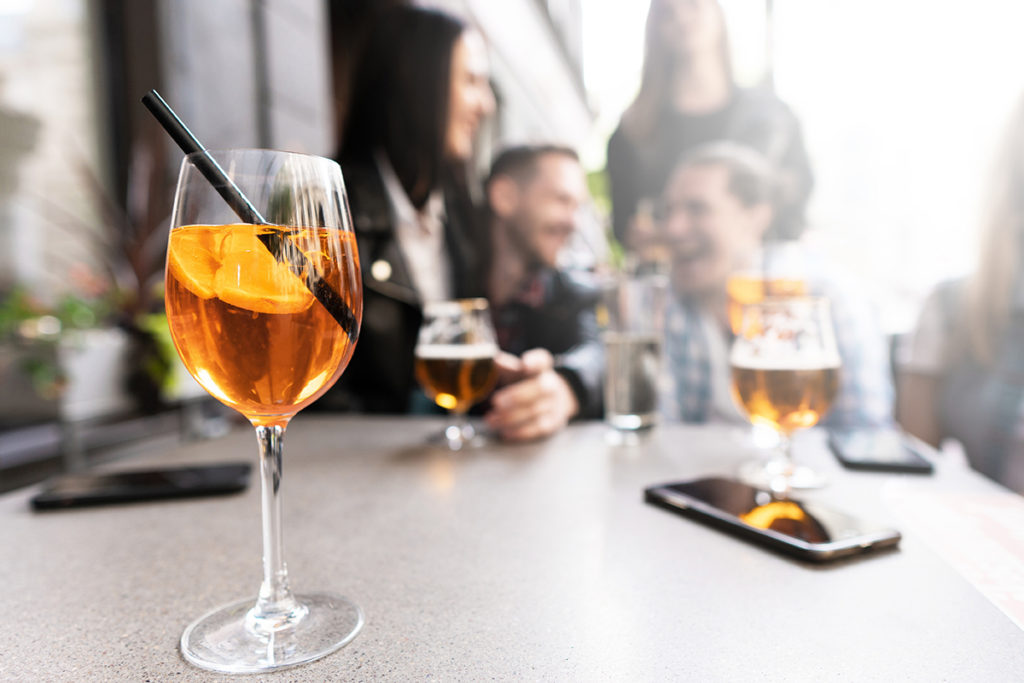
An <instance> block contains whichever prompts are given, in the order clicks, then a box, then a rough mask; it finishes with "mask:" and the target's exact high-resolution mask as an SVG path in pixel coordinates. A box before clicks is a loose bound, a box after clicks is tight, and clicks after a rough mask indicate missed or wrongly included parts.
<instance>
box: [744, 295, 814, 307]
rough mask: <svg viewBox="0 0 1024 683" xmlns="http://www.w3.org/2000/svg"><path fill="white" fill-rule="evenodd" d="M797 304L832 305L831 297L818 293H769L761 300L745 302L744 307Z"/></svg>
mask: <svg viewBox="0 0 1024 683" xmlns="http://www.w3.org/2000/svg"><path fill="white" fill-rule="evenodd" d="M792 304H796V305H798V306H800V305H807V306H813V305H823V306H826V307H827V306H830V305H831V304H830V299H829V298H828V297H827V296H821V295H817V294H781V295H769V296H766V297H764V298H763V299H761V300H760V301H752V302H750V303H747V304H743V307H744V308H755V307H758V306H760V307H764V308H769V307H771V308H780V307H783V306H787V305H792Z"/></svg>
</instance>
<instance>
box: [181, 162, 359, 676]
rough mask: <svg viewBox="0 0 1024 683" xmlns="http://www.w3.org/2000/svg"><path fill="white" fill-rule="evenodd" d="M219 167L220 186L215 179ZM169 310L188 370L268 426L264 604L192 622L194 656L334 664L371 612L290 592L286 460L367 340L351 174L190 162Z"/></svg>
mask: <svg viewBox="0 0 1024 683" xmlns="http://www.w3.org/2000/svg"><path fill="white" fill-rule="evenodd" d="M211 165H212V166H213V167H214V168H216V170H217V171H218V173H219V174H220V177H221V180H220V181H216V182H215V181H211V180H208V178H207V177H204V175H203V173H204V172H205V173H206V174H207V176H209V175H210V173H209V169H210V167H211ZM225 199H228V200H229V201H225ZM165 298H166V308H167V321H168V323H169V325H170V329H171V336H172V337H173V339H174V345H175V347H176V348H177V350H178V354H179V355H180V356H181V360H182V361H183V362H184V364H185V367H186V368H188V371H189V372H190V373H191V374H192V376H193V377H195V379H196V381H197V382H199V384H201V385H202V386H203V388H205V389H206V390H207V391H208V392H209V393H210V394H211V395H213V396H214V397H215V398H217V399H218V400H220V401H221V402H222V403H224V404H225V405H227V406H229V407H231V408H234V409H235V410H237V411H238V412H240V413H241V414H242V415H244V416H245V417H246V418H248V419H249V421H250V422H251V423H252V424H253V426H254V427H255V428H256V437H257V441H258V443H259V453H260V482H261V487H262V509H263V513H262V520H263V521H262V528H263V582H262V584H261V586H260V589H259V595H258V596H257V597H254V598H250V599H246V600H242V601H239V602H235V603H232V604H229V605H225V606H223V607H220V608H218V609H216V610H214V611H212V612H209V613H208V614H206V615H204V616H203V617H201V618H200V619H199V620H197V621H195V622H194V623H192V624H191V625H190V626H189V627H188V628H187V629H185V632H184V634H183V635H182V637H181V651H182V654H183V655H184V657H185V659H187V660H188V661H189V662H191V663H193V664H195V665H197V666H200V667H202V668H205V669H211V670H214V671H223V672H231V673H242V672H260V671H267V670H271V669H278V668H282V667H286V666H293V665H295V664H301V663H304V662H309V661H312V660H314V659H318V658H320V657H323V656H324V655H327V654H329V653H331V652H333V651H335V650H337V649H338V648H340V647H342V646H343V645H345V644H346V643H348V642H349V641H350V640H352V638H354V637H355V635H356V633H358V632H359V630H360V628H362V624H363V614H362V611H361V610H360V609H359V607H358V606H356V605H355V604H353V603H352V602H350V601H348V600H347V599H345V598H343V597H341V596H338V595H334V594H331V593H310V594H293V593H292V592H291V590H290V589H289V586H288V574H287V569H286V567H285V562H284V556H283V552H282V533H281V498H280V488H281V455H282V439H283V437H284V432H285V427H286V426H287V425H288V422H289V420H291V418H292V417H294V416H295V414H296V413H297V412H298V411H299V410H301V409H302V408H304V407H305V406H307V405H309V404H310V403H312V402H313V401H314V400H316V399H317V398H318V397H319V396H320V395H321V394H323V393H324V392H325V391H326V390H327V389H328V388H329V387H330V386H331V385H332V384H333V383H334V382H335V381H336V380H337V379H338V377H339V376H340V375H341V373H342V371H343V370H344V368H345V366H346V365H347V364H348V361H349V359H350V358H351V356H352V351H353V349H354V347H355V343H356V339H357V338H358V336H359V324H360V319H361V317H362V287H361V284H360V279H359V259H358V254H357V251H356V242H355V238H354V234H353V232H352V225H351V219H350V217H349V213H348V205H347V201H346V197H345V189H344V183H343V180H342V176H341V169H340V167H339V166H338V164H336V163H335V162H333V161H331V160H329V159H324V158H321V157H315V156H307V155H301V154H291V153H287V152H278V151H270V150H228V151H223V152H206V151H202V152H196V153H193V154H189V155H188V156H186V157H185V159H184V161H183V162H182V166H181V173H180V175H179V177H178V187H177V191H176V194H175V200H174V212H173V215H172V217H171V231H170V237H169V242H168V247H167V269H166V295H165Z"/></svg>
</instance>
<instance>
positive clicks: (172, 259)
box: [167, 225, 224, 299]
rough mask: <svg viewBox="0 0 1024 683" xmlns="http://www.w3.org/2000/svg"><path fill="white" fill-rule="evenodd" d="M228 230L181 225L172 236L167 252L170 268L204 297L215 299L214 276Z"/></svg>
mask: <svg viewBox="0 0 1024 683" xmlns="http://www.w3.org/2000/svg"><path fill="white" fill-rule="evenodd" d="M223 239H224V233H223V232H222V231H220V230H216V229H212V228H209V227H207V226H195V225H190V226H187V227H184V228H178V229H176V230H175V231H174V233H173V234H172V235H171V241H170V246H169V247H168V252H167V266H168V269H169V270H171V271H172V272H173V273H174V276H175V277H176V278H177V280H178V281H179V282H181V283H182V284H183V285H184V286H185V287H186V288H188V289H189V290H190V291H191V292H192V293H193V294H195V295H196V296H198V297H199V298H200V299H211V298H213V297H214V296H215V294H216V292H214V289H213V279H214V277H215V276H216V275H217V269H218V268H220V258H219V257H218V254H219V252H220V243H221V241H222V240H223Z"/></svg>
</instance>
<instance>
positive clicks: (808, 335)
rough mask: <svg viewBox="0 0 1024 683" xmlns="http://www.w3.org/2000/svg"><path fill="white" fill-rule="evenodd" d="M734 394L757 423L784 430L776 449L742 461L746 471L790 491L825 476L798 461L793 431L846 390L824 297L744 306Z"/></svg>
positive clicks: (733, 357)
mask: <svg viewBox="0 0 1024 683" xmlns="http://www.w3.org/2000/svg"><path fill="white" fill-rule="evenodd" d="M730 362H731V365H732V390H733V398H734V399H735V401H736V403H737V405H739V406H740V408H742V409H743V410H744V411H745V412H746V414H747V416H748V417H749V419H750V421H751V423H753V424H755V425H767V426H769V427H771V428H772V429H774V430H775V431H776V432H777V433H778V435H779V443H778V447H777V449H776V454H775V455H774V456H773V457H771V458H769V459H768V460H767V461H765V460H759V461H757V462H754V463H749V464H747V465H745V466H743V467H742V468H741V470H740V478H741V479H743V480H744V481H746V482H748V483H750V484H753V485H755V486H760V487H761V488H766V489H769V490H771V491H773V492H774V493H776V494H778V495H779V496H782V497H785V496H786V495H787V493H788V492H789V490H790V489H802V488H815V487H819V486H822V485H823V484H824V478H823V477H822V476H821V475H819V474H818V473H817V472H816V471H814V470H813V469H811V468H810V467H807V466H806V465H797V464H796V463H795V462H794V460H793V454H792V436H793V434H794V432H796V431H798V430H801V429H807V428H809V427H813V426H814V425H816V424H817V423H818V422H819V421H820V420H821V419H822V417H824V415H825V414H826V413H827V412H828V410H829V408H830V407H831V405H832V401H833V399H834V398H835V396H836V393H837V391H838V389H839V380H840V378H839V374H840V358H839V350H838V347H837V345H836V339H835V332H834V330H833V327H832V319H831V315H830V313H829V302H828V300H827V299H824V298H820V297H784V298H767V299H765V300H764V301H762V302H760V303H757V304H750V305H747V306H745V307H744V310H743V322H742V325H741V326H740V332H739V334H738V335H737V336H736V339H735V341H734V342H733V346H732V351H731V354H730Z"/></svg>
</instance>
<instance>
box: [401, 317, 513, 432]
mask: <svg viewBox="0 0 1024 683" xmlns="http://www.w3.org/2000/svg"><path fill="white" fill-rule="evenodd" d="M497 353H498V345H497V342H495V334H494V327H493V326H492V324H491V312H490V308H489V307H488V305H487V300H486V299H461V300H457V301H431V302H428V303H427V304H426V306H424V310H423V324H422V325H421V326H420V332H419V337H418V338H417V340H416V379H417V380H418V381H419V383H420V386H422V387H423V391H425V392H426V394H427V396H429V397H430V398H431V399H432V400H433V401H434V402H435V403H436V404H437V405H439V406H441V407H442V408H444V409H446V410H448V411H449V412H450V413H451V414H452V416H453V421H452V424H450V425H449V426H448V427H446V428H445V430H444V433H443V440H444V442H445V443H446V444H447V446H448V448H449V449H451V450H453V451H457V450H460V449H462V448H465V447H466V446H468V445H470V444H472V443H473V439H474V437H475V436H476V432H475V430H474V429H473V426H472V425H471V424H470V423H469V420H468V419H467V418H466V413H467V412H468V411H469V409H470V408H471V407H472V406H473V404H474V403H476V402H477V401H479V400H480V399H482V398H484V397H486V396H487V395H488V394H489V393H491V390H492V389H494V385H495V383H496V382H497V379H498V369H497V366H495V364H494V357H495V355H497Z"/></svg>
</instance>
